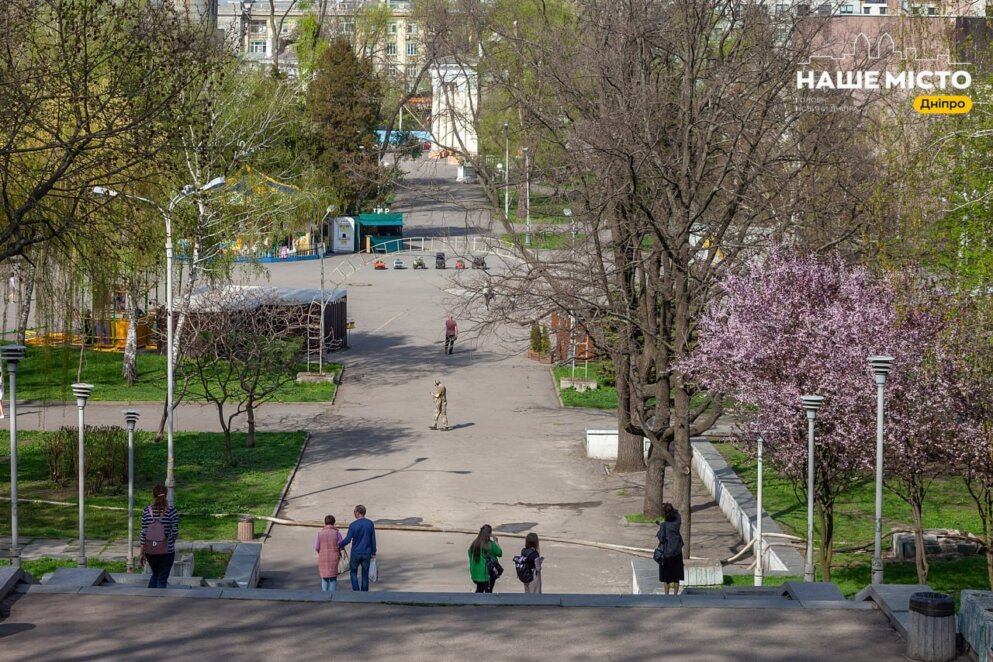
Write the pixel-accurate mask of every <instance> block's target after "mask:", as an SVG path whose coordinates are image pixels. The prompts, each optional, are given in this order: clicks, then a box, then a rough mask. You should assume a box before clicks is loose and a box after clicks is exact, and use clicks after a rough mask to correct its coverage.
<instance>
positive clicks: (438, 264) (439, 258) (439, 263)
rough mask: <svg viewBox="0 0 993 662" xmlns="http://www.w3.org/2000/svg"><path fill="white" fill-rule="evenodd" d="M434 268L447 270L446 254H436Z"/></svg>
mask: <svg viewBox="0 0 993 662" xmlns="http://www.w3.org/2000/svg"><path fill="white" fill-rule="evenodd" d="M434 268H435V269H444V268H445V254H444V253H442V252H438V253H435V254H434Z"/></svg>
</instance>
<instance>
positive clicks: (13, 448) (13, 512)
mask: <svg viewBox="0 0 993 662" xmlns="http://www.w3.org/2000/svg"><path fill="white" fill-rule="evenodd" d="M0 356H2V357H3V358H4V360H6V361H7V377H8V378H9V379H10V565H12V566H14V567H15V568H17V567H20V565H21V549H20V546H19V545H18V541H17V526H18V522H17V364H18V363H19V362H20V361H21V360H23V359H24V345H4V346H3V347H0Z"/></svg>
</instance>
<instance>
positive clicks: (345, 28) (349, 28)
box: [341, 21, 355, 34]
mask: <svg viewBox="0 0 993 662" xmlns="http://www.w3.org/2000/svg"><path fill="white" fill-rule="evenodd" d="M341 32H342V34H352V33H353V32H355V24H354V23H352V22H351V21H347V22H345V23H342V24H341Z"/></svg>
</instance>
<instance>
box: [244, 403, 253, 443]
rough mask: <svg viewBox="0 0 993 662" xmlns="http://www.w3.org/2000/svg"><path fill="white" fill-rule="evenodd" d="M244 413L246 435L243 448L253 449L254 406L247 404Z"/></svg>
mask: <svg viewBox="0 0 993 662" xmlns="http://www.w3.org/2000/svg"><path fill="white" fill-rule="evenodd" d="M245 412H246V413H247V414H248V433H247V434H246V435H245V448H255V405H253V404H252V402H251V401H249V402H248V405H247V407H246V408H245Z"/></svg>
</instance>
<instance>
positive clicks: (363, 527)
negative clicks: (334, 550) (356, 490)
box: [339, 504, 376, 591]
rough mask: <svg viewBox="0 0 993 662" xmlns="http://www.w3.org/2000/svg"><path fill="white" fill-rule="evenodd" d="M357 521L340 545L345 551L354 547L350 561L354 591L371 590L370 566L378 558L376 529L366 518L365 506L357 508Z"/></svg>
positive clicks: (350, 526) (349, 566)
mask: <svg viewBox="0 0 993 662" xmlns="http://www.w3.org/2000/svg"><path fill="white" fill-rule="evenodd" d="M353 514H354V515H355V519H354V520H352V523H351V524H349V525H348V533H346V534H345V538H344V539H343V540H342V541H341V543H340V544H339V546H340V548H342V549H344V548H345V547H346V546H348V544H349V543H351V545H352V553H351V555H350V556H351V558H349V559H348V574H349V577H350V578H351V580H352V590H353V591H359V590H362V591H368V590H369V566H370V565H371V564H372V560H373V559H374V558H376V527H375V525H374V524H373V523H372V520H368V519H366V517H365V506H363V505H361V504H359V505H358V506H355V511H354V512H353ZM360 567H361V568H362V587H361V589H360V588H359V573H358V571H359V568H360Z"/></svg>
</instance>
